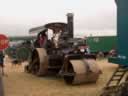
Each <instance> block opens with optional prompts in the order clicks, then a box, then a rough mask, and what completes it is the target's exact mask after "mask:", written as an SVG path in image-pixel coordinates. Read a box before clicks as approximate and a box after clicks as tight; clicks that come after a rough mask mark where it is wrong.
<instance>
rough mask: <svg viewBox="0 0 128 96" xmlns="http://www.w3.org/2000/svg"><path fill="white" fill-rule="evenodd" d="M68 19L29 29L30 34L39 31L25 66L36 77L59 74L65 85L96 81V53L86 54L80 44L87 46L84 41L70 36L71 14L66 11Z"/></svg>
mask: <svg viewBox="0 0 128 96" xmlns="http://www.w3.org/2000/svg"><path fill="white" fill-rule="evenodd" d="M67 22H68V23H67V24H66V23H63V22H54V23H48V24H46V25H44V26H40V27H36V28H32V29H30V33H33V32H39V34H38V36H37V40H36V41H35V48H34V50H33V51H32V56H31V59H30V62H29V64H28V65H27V66H26V67H25V69H26V71H27V72H29V73H32V74H35V75H37V76H46V75H51V74H52V75H57V74H59V75H61V76H63V77H64V80H65V82H66V83H68V84H80V83H85V82H96V81H97V79H98V77H99V74H100V69H99V68H98V66H97V65H96V62H95V59H96V56H95V55H93V54H85V53H86V52H85V51H86V48H84V47H83V46H86V43H85V42H83V40H82V39H77V38H73V14H72V13H68V14H67ZM50 32H51V33H50ZM49 33H50V36H49ZM41 36H43V37H42V39H40V37H41ZM40 42H42V43H40ZM79 42H83V43H79ZM81 46H82V47H81ZM80 48H83V49H82V50H81V49H80ZM80 50H81V51H80Z"/></svg>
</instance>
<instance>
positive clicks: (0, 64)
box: [0, 51, 4, 75]
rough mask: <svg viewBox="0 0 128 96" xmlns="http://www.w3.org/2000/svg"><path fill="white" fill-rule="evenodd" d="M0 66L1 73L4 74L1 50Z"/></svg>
mask: <svg viewBox="0 0 128 96" xmlns="http://www.w3.org/2000/svg"><path fill="white" fill-rule="evenodd" d="M0 68H1V73H2V75H4V54H3V51H0Z"/></svg>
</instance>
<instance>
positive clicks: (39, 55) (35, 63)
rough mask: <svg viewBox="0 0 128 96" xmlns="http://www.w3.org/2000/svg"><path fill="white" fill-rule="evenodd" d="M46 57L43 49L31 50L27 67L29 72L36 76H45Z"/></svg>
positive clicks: (46, 67)
mask: <svg viewBox="0 0 128 96" xmlns="http://www.w3.org/2000/svg"><path fill="white" fill-rule="evenodd" d="M47 69H48V57H47V53H46V50H45V49H44V48H37V49H35V50H33V52H32V57H31V60H30V63H29V66H28V70H29V72H31V73H32V74H35V75H37V76H42V75H46V74H47Z"/></svg>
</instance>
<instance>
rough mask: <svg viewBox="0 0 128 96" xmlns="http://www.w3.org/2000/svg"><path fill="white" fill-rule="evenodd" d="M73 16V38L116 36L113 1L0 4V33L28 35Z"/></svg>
mask: <svg viewBox="0 0 128 96" xmlns="http://www.w3.org/2000/svg"><path fill="white" fill-rule="evenodd" d="M68 12H73V13H74V28H75V29H74V31H75V35H82V36H83V35H90V34H92V35H114V34H116V5H115V2H114V0H0V33H1V34H2V33H3V34H6V35H8V36H20V35H22V36H23V35H29V34H28V30H29V29H30V28H32V27H37V26H42V25H44V24H45V23H49V22H56V21H61V22H66V14H67V13H68Z"/></svg>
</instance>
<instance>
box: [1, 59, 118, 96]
mask: <svg viewBox="0 0 128 96" xmlns="http://www.w3.org/2000/svg"><path fill="white" fill-rule="evenodd" d="M10 61H11V60H10V59H8V58H6V60H5V74H6V76H3V82H4V92H5V96H99V94H100V92H101V90H102V88H103V87H104V86H105V84H106V82H107V81H108V80H109V78H110V77H111V75H112V72H113V71H114V70H115V69H116V68H117V65H115V64H111V63H108V62H107V59H100V60H97V61H96V62H97V64H98V65H99V66H100V68H101V69H102V72H103V73H102V74H101V76H100V78H99V79H98V81H97V83H94V84H82V85H76V86H71V85H67V84H65V82H64V81H63V79H62V78H59V77H36V76H33V75H31V74H28V73H25V72H24V65H25V64H27V62H24V63H23V64H22V65H17V66H12V64H11V62H10Z"/></svg>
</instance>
